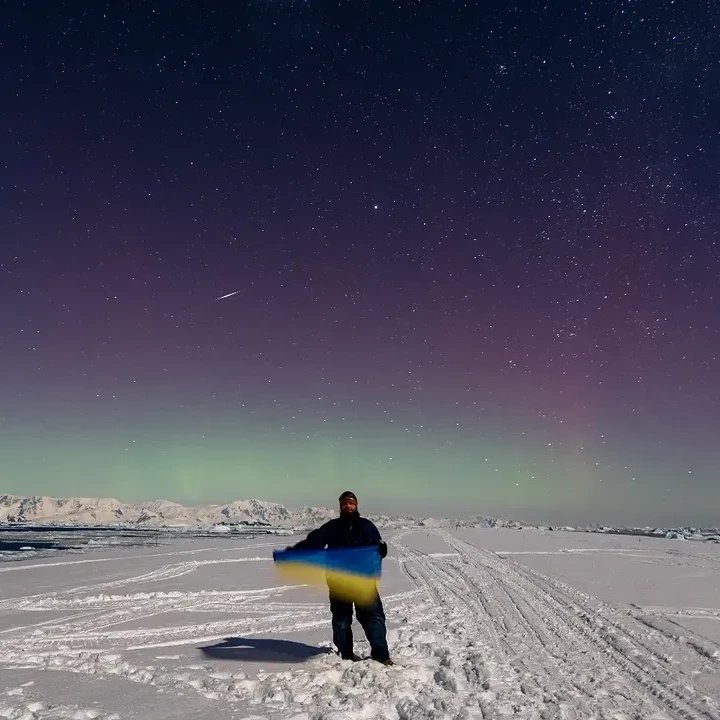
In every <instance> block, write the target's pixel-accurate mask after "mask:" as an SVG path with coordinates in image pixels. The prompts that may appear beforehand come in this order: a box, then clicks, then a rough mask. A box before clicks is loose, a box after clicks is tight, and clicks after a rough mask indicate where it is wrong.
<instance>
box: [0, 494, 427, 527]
mask: <svg viewBox="0 0 720 720" xmlns="http://www.w3.org/2000/svg"><path fill="white" fill-rule="evenodd" d="M336 516H337V510H331V509H330V508H324V507H302V508H299V509H298V508H293V509H290V508H287V507H285V506H284V505H281V504H279V503H273V502H265V501H263V500H235V501H234V502H231V503H228V504H227V505H204V506H200V507H187V506H185V505H181V504H180V503H176V502H172V501H170V500H150V501H147V502H139V503H126V502H121V501H119V500H116V499H115V498H51V497H45V496H37V495H34V496H30V497H19V496H17V495H0V523H35V524H38V523H42V524H47V525H61V524H82V525H88V524H91V525H114V524H120V523H122V524H126V523H129V524H132V525H140V526H163V525H164V526H188V525H220V524H225V525H232V524H244V525H269V526H272V527H280V528H308V527H316V526H318V525H320V524H322V523H323V522H325V521H326V520H329V519H330V518H333V517H336ZM374 520H375V521H376V522H377V523H378V524H379V525H382V526H384V527H387V526H398V525H403V524H410V525H415V524H417V521H416V520H414V519H412V518H405V517H393V518H390V517H384V516H383V517H379V518H374Z"/></svg>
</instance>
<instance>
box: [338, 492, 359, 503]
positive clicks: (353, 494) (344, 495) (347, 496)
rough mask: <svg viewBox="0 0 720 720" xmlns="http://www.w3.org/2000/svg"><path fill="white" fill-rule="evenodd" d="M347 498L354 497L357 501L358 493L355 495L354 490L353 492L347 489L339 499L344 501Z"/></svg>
mask: <svg viewBox="0 0 720 720" xmlns="http://www.w3.org/2000/svg"><path fill="white" fill-rule="evenodd" d="M345 498H352V499H353V500H354V501H355V502H357V501H358V499H357V495H355V493H354V492H351V491H350V490H346V491H345V492H344V493H343V494H342V495H341V496H340V498H339V501H340V502H342V501H343V500H345Z"/></svg>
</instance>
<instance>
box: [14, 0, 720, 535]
mask: <svg viewBox="0 0 720 720" xmlns="http://www.w3.org/2000/svg"><path fill="white" fill-rule="evenodd" d="M4 17H5V20H4V21H3V29H2V31H0V78H2V81H1V82H0V136H1V137H2V153H1V155H0V473H1V477H0V483H1V484H0V492H2V491H5V492H10V493H18V494H31V493H42V494H50V495H55V496H68V495H84V496H114V497H118V498H121V499H125V500H137V499H145V498H153V497H163V498H167V499H174V500H178V501H180V502H184V503H204V502H223V501H228V500H233V499H238V498H247V497H260V498H262V499H266V500H276V501H280V502H285V503H286V504H288V505H302V504H326V505H331V506H333V505H335V503H336V498H337V496H338V494H339V492H340V491H342V490H344V489H346V488H351V489H353V490H355V492H356V493H357V494H358V495H359V497H360V502H361V509H362V510H363V511H366V512H373V513H390V512H398V511H406V512H414V513H429V514H451V515H456V516H465V515H470V514H475V513H486V514H500V515H505V516H509V517H516V518H520V519H527V520H535V521H539V522H598V523H633V524H634V523H637V524H646V523H647V524H660V523H683V524H716V523H717V522H718V514H720V500H719V499H718V498H720V495H718V482H719V477H718V468H719V467H720V450H719V449H718V446H719V443H718V437H720V361H719V358H720V290H719V289H718V284H719V282H720V243H719V241H718V229H719V228H720V224H719V223H720V199H719V197H720V193H719V191H720V134H719V130H720V126H719V124H718V118H720V44H719V43H718V41H717V37H718V31H719V30H720V27H719V26H720V6H718V5H717V4H716V3H712V2H707V1H703V2H700V1H698V0H683V2H672V1H670V0H662V1H660V0H648V1H644V0H635V1H634V2H630V1H628V0H625V1H621V0H602V1H598V2H591V1H589V0H582V1H581V2H577V3H566V2H561V1H560V0H549V1H548V2H534V1H530V0H526V1H522V2H517V3H506V2H501V1H500V0H488V1H487V2H482V3H480V2H478V3H472V2H455V1H454V0H442V1H438V2H433V1H432V0H428V1H427V2H420V1H418V0H413V1H411V0H398V1H397V2H395V1H392V2H391V1H390V0H382V1H381V2H380V1H375V0H366V1H365V2H355V1H354V0H347V1H343V2H324V1H323V0H306V1H305V2H303V1H301V0H248V1H246V2H238V3H189V2H172V1H168V2H165V3H150V2H137V1H132V0H131V2H128V3H118V4H114V3H86V4H74V3H59V2H30V1H28V2H16V3H13V4H12V7H9V8H8V9H7V11H6V13H5V16H4ZM223 296H226V297H223ZM218 298H222V299H218Z"/></svg>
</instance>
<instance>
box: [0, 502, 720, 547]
mask: <svg viewBox="0 0 720 720" xmlns="http://www.w3.org/2000/svg"><path fill="white" fill-rule="evenodd" d="M336 516H337V510H335V509H331V508H327V507H310V506H305V507H302V508H287V507H286V506H284V505H281V504H280V503H274V502H267V501H264V500H256V499H251V500H235V501H233V502H231V503H228V504H225V505H220V504H215V505H204V506H193V507H188V506H185V505H181V504H180V503H177V502H173V501H171V500H148V501H144V502H139V503H129V502H121V501H120V500H117V499H115V498H51V497H47V496H38V495H33V496H28V497H21V496H17V495H0V523H13V524H17V525H22V524H33V523H35V524H45V525H105V526H107V525H131V526H135V527H150V528H152V527H208V526H222V525H249V526H268V527H274V528H286V529H296V530H305V529H308V528H313V527H317V526H319V525H321V524H322V523H324V522H326V521H327V520H329V519H331V518H333V517H336ZM369 517H370V518H371V519H372V520H373V521H374V522H375V523H376V524H377V525H378V526H379V527H382V528H404V527H416V526H420V527H424V528H427V529H431V530H437V529H446V530H452V529H456V530H457V529H461V528H509V529H515V530H541V531H567V532H589V533H601V534H623V535H639V536H647V537H666V538H671V539H680V540H702V541H709V542H718V543H720V530H719V529H718V528H712V529H699V528H695V527H679V528H660V527H633V528H615V527H612V526H572V525H563V526H544V525H535V524H530V523H525V522H522V521H518V520H508V519H502V518H494V517H488V516H485V515H473V516H471V517H469V518H466V519H449V518H434V517H425V518H414V517H409V516H404V515H399V516H398V515H396V516H387V515H379V516H378V515H370V516H369ZM218 529H222V528H221V527H218Z"/></svg>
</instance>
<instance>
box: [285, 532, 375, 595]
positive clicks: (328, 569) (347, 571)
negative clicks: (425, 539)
mask: <svg viewBox="0 0 720 720" xmlns="http://www.w3.org/2000/svg"><path fill="white" fill-rule="evenodd" d="M273 560H274V561H275V568H276V570H277V572H278V574H279V575H280V576H281V577H283V578H286V579H289V580H294V581H295V582H300V583H302V584H304V585H315V586H320V587H322V586H323V585H327V586H329V587H330V588H331V590H332V594H333V595H334V596H335V597H338V598H341V599H343V600H347V601H348V602H354V603H356V604H357V605H370V604H371V603H372V602H373V601H374V600H375V598H376V596H377V585H378V582H379V581H380V575H381V565H382V557H381V556H380V552H379V549H378V547H377V546H375V545H369V546H363V547H344V548H331V549H329V550H294V549H293V548H287V549H286V550H275V551H274V552H273Z"/></svg>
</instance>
